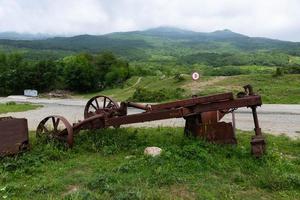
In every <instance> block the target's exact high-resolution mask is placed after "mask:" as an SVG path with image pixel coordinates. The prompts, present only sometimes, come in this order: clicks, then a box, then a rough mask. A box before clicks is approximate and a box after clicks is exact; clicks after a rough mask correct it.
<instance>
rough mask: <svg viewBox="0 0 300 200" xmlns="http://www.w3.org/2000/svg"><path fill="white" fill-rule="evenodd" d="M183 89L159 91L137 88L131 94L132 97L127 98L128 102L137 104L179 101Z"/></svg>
mask: <svg viewBox="0 0 300 200" xmlns="http://www.w3.org/2000/svg"><path fill="white" fill-rule="evenodd" d="M183 94H184V89H182V88H175V89H166V88H163V89H160V90H148V89H146V88H137V89H136V90H135V92H134V93H133V95H132V97H131V98H129V100H130V101H138V102H160V101H165V100H171V99H181V98H183Z"/></svg>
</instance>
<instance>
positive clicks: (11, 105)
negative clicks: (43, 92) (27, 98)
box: [0, 102, 41, 114]
mask: <svg viewBox="0 0 300 200" xmlns="http://www.w3.org/2000/svg"><path fill="white" fill-rule="evenodd" d="M40 107H41V105H33V104H28V103H25V104H17V103H15V102H8V103H6V104H0V114H4V113H9V112H23V111H27V110H34V109H37V108H40Z"/></svg>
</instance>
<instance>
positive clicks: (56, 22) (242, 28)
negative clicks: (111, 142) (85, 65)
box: [0, 0, 300, 41]
mask: <svg viewBox="0 0 300 200" xmlns="http://www.w3.org/2000/svg"><path fill="white" fill-rule="evenodd" d="M299 7H300V1H298V0H285V1H282V0H265V1H261V0H243V1H234V0H184V1H183V0H173V1H169V0H151V1H146V0H76V1H74V0H64V1H61V0H26V1H23V0H9V1H0V32H17V33H32V34H38V33H41V34H50V35H68V36H70V35H73V36H74V35H81V34H92V35H100V34H106V33H111V32H120V31H125V32H126V31H135V30H145V29H149V28H151V27H158V26H166V25H168V26H175V27H181V28H182V29H188V30H193V31H198V32H213V31H215V30H223V29H224V28H228V29H230V30H232V31H234V32H237V33H241V34H244V35H249V36H252V37H253V36H259V37H268V38H275V39H281V40H288V41H300V28H299V27H300V12H299ZM29 38H30V37H29ZM34 38H36V37H34ZM38 38H39V37H38ZM15 39H17V37H16V38H15Z"/></svg>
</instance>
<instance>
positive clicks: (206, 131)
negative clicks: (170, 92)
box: [36, 85, 265, 157]
mask: <svg viewBox="0 0 300 200" xmlns="http://www.w3.org/2000/svg"><path fill="white" fill-rule="evenodd" d="M261 105H262V101H261V97H260V96H259V95H256V94H254V92H253V89H252V87H251V86H250V85H247V86H244V91H243V92H239V93H238V94H237V96H236V97H235V96H234V95H233V93H223V94H216V95H211V96H204V97H196V96H194V97H192V98H190V99H184V100H179V101H174V102H170V103H162V104H153V105H151V104H146V105H145V104H139V103H133V102H121V103H120V105H119V104H118V103H117V102H115V101H114V100H113V99H111V98H109V97H107V96H102V95H99V96H95V97H93V98H91V99H90V100H89V101H88V102H87V104H86V106H85V109H84V120H82V121H79V122H78V123H74V124H73V125H71V124H70V123H69V122H68V121H67V120H66V119H65V118H64V117H62V116H49V117H47V118H45V119H43V120H42V121H41V122H40V124H39V125H38V128H37V131H36V134H37V137H46V138H50V139H58V140H61V141H63V142H65V143H66V144H67V145H68V146H69V147H72V146H73V144H74V135H76V134H77V133H78V132H79V131H80V130H86V129H102V128H108V127H115V128H117V127H120V126H121V125H124V124H133V123H141V122H147V121H154V120H162V119H170V118H184V119H185V120H186V123H185V128H184V133H185V135H187V136H195V137H199V138H203V139H205V140H208V141H210V142H213V143H218V144H236V143H237V141H236V137H235V130H234V126H233V124H232V123H231V122H229V123H226V122H223V121H220V120H221V119H222V118H223V117H224V116H225V115H226V114H228V113H231V112H233V111H234V110H236V109H238V108H241V107H248V108H250V109H251V110H252V115H253V121H254V127H255V128H254V131H255V135H254V136H253V137H252V140H251V152H252V154H253V155H254V156H256V157H259V156H261V155H263V153H264V152H265V139H264V136H263V135H262V133H261V129H260V127H259V123H258V118H257V112H256V108H257V107H258V106H261ZM129 107H132V108H137V109H140V110H142V112H141V113H137V114H128V108H129Z"/></svg>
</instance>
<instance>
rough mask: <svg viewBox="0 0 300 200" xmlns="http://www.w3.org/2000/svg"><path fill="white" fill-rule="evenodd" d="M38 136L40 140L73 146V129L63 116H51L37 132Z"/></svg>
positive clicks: (42, 123) (39, 126)
mask: <svg viewBox="0 0 300 200" xmlns="http://www.w3.org/2000/svg"><path fill="white" fill-rule="evenodd" d="M36 136H37V138H38V139H40V140H46V141H51V140H59V141H62V142H64V143H65V144H67V146H68V147H72V146H73V128H72V126H71V124H70V123H69V122H68V121H67V120H66V119H65V118H64V117H62V116H57V115H53V116H49V117H46V118H45V119H43V120H42V121H41V122H40V123H39V125H38V127H37V130H36Z"/></svg>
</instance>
